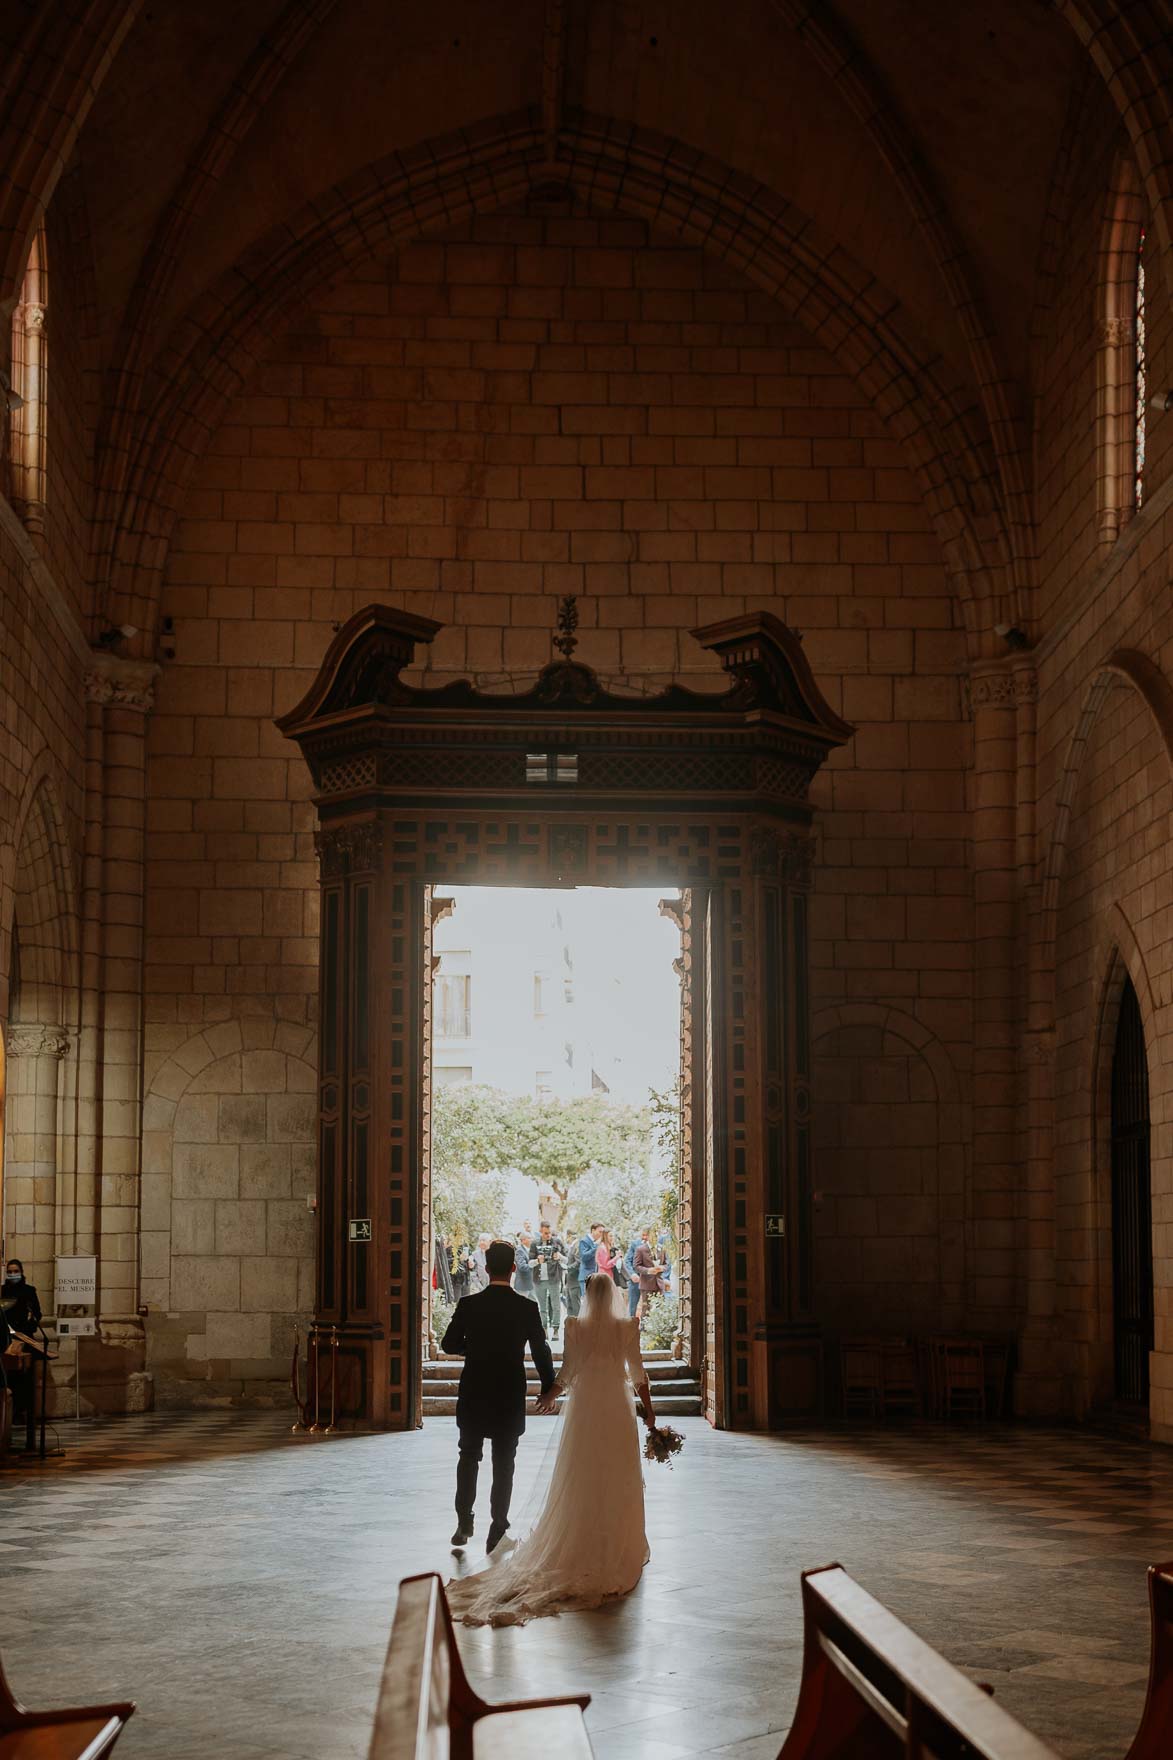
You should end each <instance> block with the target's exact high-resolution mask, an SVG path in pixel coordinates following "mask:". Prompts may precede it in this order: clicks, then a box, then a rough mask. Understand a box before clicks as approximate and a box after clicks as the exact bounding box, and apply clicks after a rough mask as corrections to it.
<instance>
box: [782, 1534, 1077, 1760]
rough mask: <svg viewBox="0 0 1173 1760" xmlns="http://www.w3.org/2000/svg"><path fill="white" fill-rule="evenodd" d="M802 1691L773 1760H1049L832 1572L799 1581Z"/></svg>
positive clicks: (1004, 1715)
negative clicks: (781, 1743)
mask: <svg viewBox="0 0 1173 1760" xmlns="http://www.w3.org/2000/svg"><path fill="white" fill-rule="evenodd" d="M802 1609H803V1659H802V1685H801V1687H800V1689H799V1695H798V1704H797V1706H796V1707H795V1712H794V1722H793V1724H792V1725H791V1728H790V1733H789V1735H788V1736H787V1737H786V1740H785V1742H784V1743H783V1745H782V1750H781V1753H780V1755H779V1760H888V1757H892V1760H897V1757H898V1756H907V1757H908V1760H929V1757H930V1756H931V1757H932V1760H1057V1756H1056V1755H1055V1753H1054V1751H1053V1750H1052V1749H1051V1748H1048V1747H1046V1746H1045V1744H1044V1743H1042V1742H1040V1741H1039V1740H1038V1738H1037V1737H1036V1736H1032V1735H1031V1733H1030V1731H1029V1730H1025V1729H1023V1727H1022V1725H1021V1724H1020V1723H1017V1722H1016V1721H1015V1719H1014V1718H1013V1717H1011V1716H1010V1714H1009V1713H1008V1712H1006V1711H1003V1710H1002V1708H1001V1706H1000V1705H996V1704H995V1703H994V1701H993V1700H992V1699H991V1698H990V1697H989V1696H988V1695H987V1694H986V1693H984V1692H983V1691H982V1689H981V1688H980V1687H978V1686H975V1685H974V1683H973V1682H972V1681H970V1680H967V1679H966V1677H965V1676H964V1675H963V1674H959V1673H958V1671H957V1669H955V1668H954V1667H953V1666H952V1664H951V1663H948V1662H946V1661H945V1659H944V1657H942V1656H938V1655H937V1653H936V1651H935V1650H933V1649H931V1648H930V1646H929V1645H928V1644H926V1643H925V1642H924V1640H923V1639H922V1638H918V1637H917V1635H916V1633H915V1632H911V1631H909V1629H908V1627H907V1626H906V1625H902V1624H901V1622H900V1620H898V1619H897V1618H896V1616H895V1614H892V1613H889V1611H888V1609H887V1608H886V1607H883V1606H881V1604H880V1603H879V1602H878V1601H875V1600H873V1598H872V1597H871V1596H870V1595H869V1594H868V1593H867V1592H866V1590H864V1589H861V1588H860V1586H859V1584H858V1583H856V1582H853V1581H852V1579H851V1578H850V1577H849V1576H848V1575H847V1572H846V1571H845V1570H843V1569H841V1568H840V1566H839V1565H837V1564H835V1565H827V1566H826V1567H825V1568H824V1569H822V1570H817V1571H804V1572H803V1577H802Z"/></svg>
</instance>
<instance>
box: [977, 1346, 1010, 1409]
mask: <svg viewBox="0 0 1173 1760" xmlns="http://www.w3.org/2000/svg"><path fill="white" fill-rule="evenodd" d="M1010 1352H1011V1341H1010V1340H1009V1339H1008V1338H983V1339H982V1360H983V1362H984V1363H985V1369H986V1412H987V1414H988V1415H989V1416H990V1417H991V1418H1000V1417H1001V1416H1002V1415H1003V1413H1004V1412H1005V1410H1006V1387H1007V1383H1008V1382H1009V1380H1010Z"/></svg>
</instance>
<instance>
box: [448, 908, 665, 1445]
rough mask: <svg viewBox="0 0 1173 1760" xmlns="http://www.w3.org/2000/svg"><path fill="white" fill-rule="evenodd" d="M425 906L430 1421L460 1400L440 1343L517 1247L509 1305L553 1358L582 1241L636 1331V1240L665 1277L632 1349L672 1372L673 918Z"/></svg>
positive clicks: (661, 911)
mask: <svg viewBox="0 0 1173 1760" xmlns="http://www.w3.org/2000/svg"><path fill="white" fill-rule="evenodd" d="M432 900H433V904H432V947H431V957H432V1006H431V1011H430V1033H429V1034H428V1038H429V1041H430V1044H429V1051H430V1056H429V1059H428V1064H429V1071H430V1100H431V1104H430V1108H429V1120H430V1132H429V1148H430V1164H431V1179H430V1191H431V1205H430V1218H429V1221H430V1229H431V1242H432V1266H431V1279H430V1281H431V1312H430V1324H429V1328H428V1338H427V1340H426V1353H425V1354H426V1356H427V1357H428V1358H429V1359H430V1362H429V1366H428V1369H427V1371H426V1373H425V1397H424V1410H425V1413H428V1412H429V1411H430V1412H437V1411H443V1410H447V1408H448V1405H449V1404H450V1403H451V1400H452V1399H454V1396H455V1386H454V1377H455V1374H456V1373H458V1369H457V1368H456V1366H455V1365H453V1366H451V1367H445V1365H444V1364H443V1361H442V1353H441V1351H440V1345H441V1341H442V1338H443V1333H444V1330H445V1327H446V1324H447V1319H448V1316H449V1315H450V1313H451V1310H452V1306H453V1305H454V1303H455V1301H457V1300H458V1299H459V1298H460V1297H461V1296H462V1295H466V1294H472V1293H474V1292H475V1290H476V1289H477V1288H478V1287H480V1286H481V1284H482V1282H483V1279H484V1271H483V1245H484V1242H485V1239H486V1237H488V1238H494V1237H497V1238H501V1237H503V1238H506V1239H508V1240H510V1241H511V1242H512V1243H513V1244H514V1246H515V1249H516V1252H517V1267H518V1268H517V1271H516V1273H515V1278H514V1284H515V1288H518V1289H519V1290H521V1291H522V1292H523V1293H525V1294H527V1295H528V1294H531V1293H532V1294H533V1296H534V1299H535V1300H537V1301H538V1302H539V1305H540V1306H541V1307H542V1309H543V1316H544V1319H545V1320H547V1321H548V1322H549V1328H550V1330H551V1332H552V1333H553V1335H554V1336H553V1343H554V1346H555V1349H556V1350H557V1349H558V1348H559V1346H560V1343H561V1340H562V1337H563V1325H564V1321H565V1318H566V1316H567V1314H572V1313H573V1312H574V1309H575V1307H576V1306H577V1302H576V1297H577V1295H578V1285H579V1282H580V1278H581V1277H582V1275H584V1273H583V1272H582V1270H581V1264H582V1260H583V1259H584V1258H585V1257H586V1256H587V1254H588V1250H589V1246H588V1247H580V1243H583V1242H586V1243H588V1244H589V1242H590V1240H591V1233H590V1231H591V1227H592V1224H596V1223H598V1224H602V1226H603V1228H604V1229H605V1230H606V1234H605V1236H604V1238H603V1242H602V1243H601V1247H602V1255H603V1256H602V1260H601V1263H603V1264H606V1263H607V1262H608V1261H611V1260H613V1261H614V1270H613V1273H612V1274H613V1276H614V1277H615V1280H616V1282H617V1283H618V1284H619V1285H620V1288H621V1289H623V1290H624V1291H625V1292H626V1299H627V1300H628V1302H629V1306H630V1310H631V1311H632V1312H633V1313H634V1312H635V1311H636V1307H637V1302H638V1301H639V1297H640V1294H641V1291H640V1289H639V1278H638V1274H637V1275H635V1276H634V1277H633V1275H632V1272H633V1267H632V1258H633V1255H634V1251H635V1249H636V1247H637V1246H638V1244H639V1242H640V1239H641V1236H642V1231H643V1230H644V1229H645V1228H646V1229H647V1230H648V1231H649V1240H650V1244H651V1248H652V1250H653V1252H654V1255H655V1264H656V1266H657V1267H658V1266H663V1268H664V1269H663V1272H662V1273H660V1274H659V1275H658V1277H657V1283H658V1285H659V1287H658V1288H657V1289H655V1290H650V1289H649V1290H645V1291H644V1292H642V1293H643V1297H644V1299H643V1301H642V1302H641V1303H639V1317H640V1320H641V1325H642V1329H643V1339H644V1345H645V1349H647V1350H648V1351H650V1352H651V1353H653V1354H655V1355H661V1354H662V1356H663V1358H664V1359H665V1360H667V1361H668V1362H671V1361H673V1360H678V1359H679V1358H680V1357H682V1356H684V1355H686V1354H687V1351H686V1348H685V1346H684V1344H683V1339H682V1327H681V1308H680V1292H681V1287H682V1282H686V1281H687V1269H688V1268H687V1266H682V1265H681V1262H680V1261H681V1252H682V1247H681V1242H682V1232H683V1234H684V1239H685V1251H687V1231H682V1230H681V1227H680V1221H681V1194H682V1191H683V1190H684V1189H685V1188H686V1186H687V1179H688V1166H687V1162H688V1160H689V1157H688V1156H687V1155H686V1154H685V1153H684V1152H683V1149H682V1143H683V1137H682V1117H681V1098H682V1096H681V1047H682V1033H681V1021H682V1014H681V1010H682V989H681V958H680V955H681V911H682V903H683V901H682V900H681V899H680V898H679V897H678V896H674V895H673V896H669V897H665V894H664V892H663V890H662V889H655V890H653V889H650V888H631V889H618V888H603V887H578V888H559V889H543V890H538V889H527V888H506V887H466V886H451V887H449V886H442V885H436V886H435V887H433V889H432ZM543 1223H544V1224H546V1225H547V1230H548V1232H547V1239H553V1240H555V1241H557V1242H558V1243H560V1244H561V1248H562V1251H561V1252H560V1253H559V1254H558V1255H557V1259H558V1261H559V1262H557V1263H555V1264H550V1263H549V1256H548V1255H542V1254H541V1253H540V1252H539V1248H540V1244H541V1240H542V1225H543ZM543 1257H546V1258H547V1267H546V1270H545V1273H544V1274H543V1271H542V1263H541V1261H542V1258H543ZM551 1275H553V1277H554V1279H555V1280H556V1282H557V1286H558V1287H557V1290H556V1291H555V1290H552V1289H551V1288H550V1286H549V1285H550V1278H551Z"/></svg>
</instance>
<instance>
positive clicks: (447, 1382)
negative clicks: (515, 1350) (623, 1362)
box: [424, 1375, 700, 1405]
mask: <svg viewBox="0 0 1173 1760" xmlns="http://www.w3.org/2000/svg"><path fill="white" fill-rule="evenodd" d="M527 1385H528V1388H529V1392H530V1398H533V1396H534V1395H535V1394H536V1393H537V1389H538V1383H537V1381H536V1380H531V1381H529V1382H528V1384H527ZM459 1388H460V1377H459V1376H458V1375H450V1376H447V1377H445V1378H444V1379H443V1380H441V1379H440V1378H439V1377H437V1376H431V1377H429V1379H428V1380H427V1381H425V1382H424V1398H425V1400H429V1399H455V1398H456V1395H457V1393H458V1391H459ZM652 1388H653V1392H654V1397H655V1400H656V1404H657V1405H658V1404H659V1403H660V1401H661V1400H662V1399H692V1398H699V1397H700V1380H699V1377H697V1376H696V1375H672V1376H667V1377H665V1378H664V1379H662V1380H654V1381H653V1382H652Z"/></svg>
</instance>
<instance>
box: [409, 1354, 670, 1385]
mask: <svg viewBox="0 0 1173 1760" xmlns="http://www.w3.org/2000/svg"><path fill="white" fill-rule="evenodd" d="M463 1363H464V1359H463V1357H441V1358H440V1359H439V1360H438V1361H437V1362H434V1363H425V1364H424V1384H425V1386H426V1385H427V1384H428V1383H430V1382H433V1381H450V1380H452V1378H453V1377H454V1376H456V1377H459V1375H460V1371H461V1368H462V1366H463ZM561 1367H562V1359H561V1358H560V1357H555V1358H554V1368H555V1371H557V1370H559V1369H560V1368H561ZM644 1368H645V1369H646V1370H647V1372H648V1380H649V1381H677V1380H680V1379H681V1378H683V1379H686V1380H688V1379H692V1380H696V1379H697V1378H698V1377H697V1372H696V1370H695V1369H689V1368H687V1367H686V1366H685V1365H684V1364H683V1363H674V1362H673V1361H672V1360H671V1358H669V1359H668V1361H667V1362H649V1361H648V1359H647V1357H645V1358H644ZM525 1378H526V1380H527V1381H528V1382H529V1384H530V1386H531V1387H536V1386H537V1385H538V1373H537V1370H536V1369H534V1367H533V1366H532V1364H529V1363H527V1364H526V1371H525Z"/></svg>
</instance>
